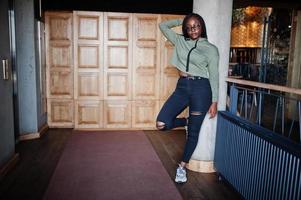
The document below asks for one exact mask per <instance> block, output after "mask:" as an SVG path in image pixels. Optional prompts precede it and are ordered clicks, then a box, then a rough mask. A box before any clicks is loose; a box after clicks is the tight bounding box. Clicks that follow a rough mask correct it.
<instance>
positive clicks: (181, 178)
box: [175, 165, 187, 183]
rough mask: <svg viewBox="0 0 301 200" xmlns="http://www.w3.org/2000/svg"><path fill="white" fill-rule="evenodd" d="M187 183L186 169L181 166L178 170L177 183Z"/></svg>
mask: <svg viewBox="0 0 301 200" xmlns="http://www.w3.org/2000/svg"><path fill="white" fill-rule="evenodd" d="M186 181H187V177H186V169H185V168H184V167H181V166H180V165H179V167H178V168H177V172H176V178H175V182H176V183H185V182H186Z"/></svg>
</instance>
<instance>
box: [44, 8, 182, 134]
mask: <svg viewBox="0 0 301 200" xmlns="http://www.w3.org/2000/svg"><path fill="white" fill-rule="evenodd" d="M180 17H182V16H179V15H159V14H135V13H108V12H86V11H74V12H72V13H71V12H47V13H46V21H45V22H46V24H45V25H46V26H45V27H46V52H47V55H46V63H47V64H46V65H47V69H46V75H47V112H48V124H49V126H50V127H74V128H77V129H154V128H155V120H156V116H157V114H158V112H159V109H160V107H161V106H162V104H163V103H164V101H165V100H166V99H167V98H168V96H169V95H170V94H171V92H172V91H173V90H174V88H175V85H176V81H177V79H178V72H177V70H176V69H175V68H174V67H173V66H171V65H170V64H169V60H170V57H171V53H172V50H173V46H172V45H171V44H170V43H169V42H168V41H167V40H166V39H165V38H164V36H163V35H162V34H161V32H160V30H159V28H158V25H159V23H160V22H161V21H163V20H167V19H171V18H180ZM180 30H181V27H177V28H176V31H180ZM183 114H184V113H183Z"/></svg>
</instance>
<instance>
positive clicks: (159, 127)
mask: <svg viewBox="0 0 301 200" xmlns="http://www.w3.org/2000/svg"><path fill="white" fill-rule="evenodd" d="M156 126H157V129H158V130H160V131H162V130H164V128H165V123H164V122H161V121H157V123H156Z"/></svg>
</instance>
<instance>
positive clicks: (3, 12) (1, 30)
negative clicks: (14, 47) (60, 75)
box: [0, 0, 15, 167]
mask: <svg viewBox="0 0 301 200" xmlns="http://www.w3.org/2000/svg"><path fill="white" fill-rule="evenodd" d="M8 11H9V4H8V0H3V1H0V64H1V68H0V133H1V134H0V167H1V166H2V165H3V164H4V163H5V162H7V161H8V159H9V158H10V157H12V156H13V154H14V152H15V142H14V115H13V81H12V75H11V74H12V71H11V69H12V68H11V53H10V36H9V34H10V31H9V17H8V16H9V15H8ZM2 60H7V64H8V65H7V67H6V70H7V79H6V80H4V74H5V72H4V71H3V64H2Z"/></svg>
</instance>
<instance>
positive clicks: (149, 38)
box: [132, 14, 160, 100]
mask: <svg viewBox="0 0 301 200" xmlns="http://www.w3.org/2000/svg"><path fill="white" fill-rule="evenodd" d="M159 20H160V18H159V15H151V14H148V15H146V14H135V15H134V24H135V26H134V40H133V43H134V45H133V52H135V55H134V56H133V57H134V59H133V69H132V70H133V98H134V100H138V99H148V100H149V99H152V100H158V99H159V83H160V79H159V72H160V48H159V47H160V32H159V29H158V24H159Z"/></svg>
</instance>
